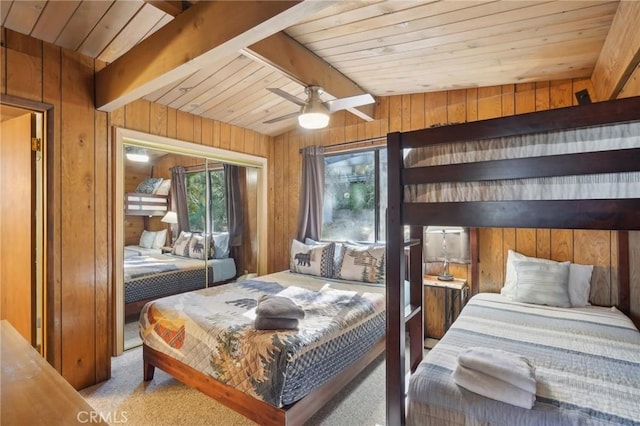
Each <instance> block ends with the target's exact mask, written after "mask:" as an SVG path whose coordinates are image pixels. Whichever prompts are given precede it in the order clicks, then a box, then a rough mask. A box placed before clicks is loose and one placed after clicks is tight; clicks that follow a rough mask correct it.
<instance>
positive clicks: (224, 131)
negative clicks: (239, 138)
mask: <svg viewBox="0 0 640 426" xmlns="http://www.w3.org/2000/svg"><path fill="white" fill-rule="evenodd" d="M220 148H222V149H230V148H231V125H229V124H227V123H220Z"/></svg>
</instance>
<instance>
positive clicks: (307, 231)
mask: <svg viewBox="0 0 640 426" xmlns="http://www.w3.org/2000/svg"><path fill="white" fill-rule="evenodd" d="M323 203H324V148H323V147H321V146H308V147H306V148H304V149H303V150H302V179H301V183H300V209H299V212H298V240H299V241H302V242H304V240H305V238H311V239H313V240H316V241H318V240H320V234H321V232H322V206H323Z"/></svg>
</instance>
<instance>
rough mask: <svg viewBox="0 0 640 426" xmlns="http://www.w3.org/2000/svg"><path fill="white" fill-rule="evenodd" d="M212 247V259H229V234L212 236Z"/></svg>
mask: <svg viewBox="0 0 640 426" xmlns="http://www.w3.org/2000/svg"><path fill="white" fill-rule="evenodd" d="M213 245H214V247H215V251H214V254H213V257H214V258H215V259H226V258H227V257H229V233H228V232H223V233H220V234H213Z"/></svg>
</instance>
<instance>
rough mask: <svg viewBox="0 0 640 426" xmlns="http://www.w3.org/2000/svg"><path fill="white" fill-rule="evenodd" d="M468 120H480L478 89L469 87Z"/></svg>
mask: <svg viewBox="0 0 640 426" xmlns="http://www.w3.org/2000/svg"><path fill="white" fill-rule="evenodd" d="M466 93H467V121H476V120H478V89H476V88H472V89H467V90H466Z"/></svg>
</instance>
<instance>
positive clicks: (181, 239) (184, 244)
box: [171, 231, 193, 257]
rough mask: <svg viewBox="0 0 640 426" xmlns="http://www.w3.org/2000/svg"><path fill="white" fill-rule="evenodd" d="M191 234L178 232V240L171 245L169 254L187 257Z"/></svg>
mask: <svg viewBox="0 0 640 426" xmlns="http://www.w3.org/2000/svg"><path fill="white" fill-rule="evenodd" d="M192 235H193V234H192V233H191V232H185V231H180V235H178V239H177V240H176V242H175V243H173V247H172V249H171V253H172V254H175V255H177V256H184V257H189V241H191V236H192Z"/></svg>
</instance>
